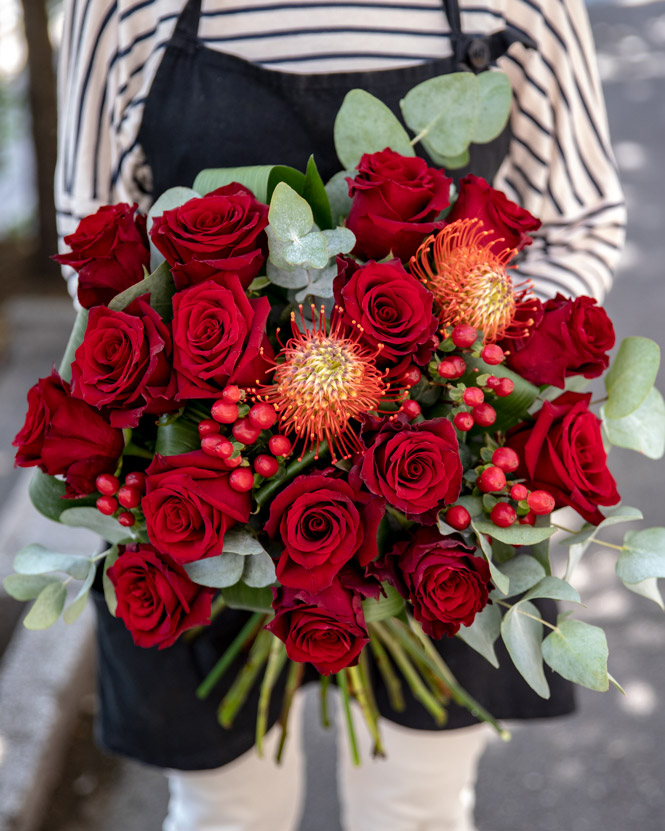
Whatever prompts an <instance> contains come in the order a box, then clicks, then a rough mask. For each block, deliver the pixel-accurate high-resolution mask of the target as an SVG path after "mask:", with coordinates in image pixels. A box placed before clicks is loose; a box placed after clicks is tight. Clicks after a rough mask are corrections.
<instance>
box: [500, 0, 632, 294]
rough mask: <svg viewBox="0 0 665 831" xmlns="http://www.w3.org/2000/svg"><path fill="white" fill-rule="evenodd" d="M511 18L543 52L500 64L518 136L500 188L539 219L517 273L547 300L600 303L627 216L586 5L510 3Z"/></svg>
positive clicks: (520, 51)
mask: <svg viewBox="0 0 665 831" xmlns="http://www.w3.org/2000/svg"><path fill="white" fill-rule="evenodd" d="M506 20H507V22H508V23H510V24H511V25H513V26H515V27H517V28H520V29H522V30H523V31H524V32H526V33H528V34H529V35H530V36H531V37H532V38H533V39H534V40H535V41H536V43H537V45H538V49H537V50H533V49H526V48H524V47H521V46H515V47H513V49H511V52H510V55H509V56H507V57H506V58H504V59H502V60H501V62H500V66H501V68H502V69H503V70H504V71H505V72H507V74H508V75H509V76H510V79H511V83H512V86H513V92H514V103H513V114H512V117H511V125H512V129H513V133H514V137H513V140H512V142H511V147H510V153H509V157H508V158H507V159H506V161H505V162H504V164H503V165H502V167H501V169H500V171H499V174H498V176H497V179H496V181H495V183H494V184H495V186H496V187H498V188H499V189H501V190H504V191H505V192H506V193H507V195H508V196H510V197H511V198H513V199H515V200H516V201H518V202H519V203H520V204H521V205H523V206H524V207H525V208H527V210H529V211H530V212H531V213H532V214H534V215H535V216H537V217H539V218H540V219H541V220H542V222H543V227H542V228H541V230H540V231H539V232H538V233H537V234H536V235H535V237H536V239H535V241H534V243H533V245H531V246H529V247H528V248H527V249H525V251H524V258H523V260H522V262H521V264H520V275H521V276H523V277H530V278H531V279H532V280H533V282H534V285H535V290H536V293H537V294H538V295H539V296H541V297H543V298H545V297H551V296H552V295H553V294H555V293H556V292H557V291H561V292H562V293H564V294H573V295H579V294H589V295H592V296H594V297H596V298H598V299H599V300H601V301H602V299H603V298H604V296H605V294H606V293H607V292H608V290H609V289H610V287H611V285H612V279H613V274H614V270H615V268H616V266H617V263H618V260H619V257H620V254H621V249H622V247H623V242H624V236H625V224H626V215H625V204H624V199H623V194H622V191H621V185H620V183H619V178H618V173H617V168H616V163H615V160H614V156H613V153H612V148H611V145H610V140H609V132H608V126H607V115H606V111H605V102H604V99H603V94H602V89H601V85H600V80H599V77H598V70H597V66H596V56H595V49H594V45H593V39H592V35H591V30H590V26H589V20H588V16H587V12H586V9H585V7H584V3H583V0H536V1H535V2H534V0H508V2H507V3H506Z"/></svg>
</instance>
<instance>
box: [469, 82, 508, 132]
mask: <svg viewBox="0 0 665 831" xmlns="http://www.w3.org/2000/svg"><path fill="white" fill-rule="evenodd" d="M476 77H477V79H478V84H479V86H480V108H479V111H478V120H477V122H476V129H475V131H474V134H473V139H472V141H474V142H475V143H476V144H487V143H488V142H490V141H493V140H494V139H495V138H496V137H497V136H498V135H499V134H500V133H501V131H502V130H503V128H504V127H505V126H506V124H507V123H508V118H509V116H510V105H511V102H512V90H511V88H510V81H509V80H508V76H507V75H505V74H504V73H503V72H499V71H497V70H490V71H488V72H481V73H480V75H477V76H476Z"/></svg>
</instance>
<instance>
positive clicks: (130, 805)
mask: <svg viewBox="0 0 665 831" xmlns="http://www.w3.org/2000/svg"><path fill="white" fill-rule="evenodd" d="M591 14H592V20H593V22H594V29H595V34H596V39H597V43H598V47H599V52H600V64H601V69H602V72H603V78H604V82H605V90H606V96H607V104H608V110H609V115H610V121H611V126H612V133H613V137H614V141H615V146H616V150H617V156H618V159H619V163H620V166H621V168H622V173H623V177H624V181H625V185H626V192H627V196H628V201H629V208H630V228H629V246H628V249H627V253H626V256H625V258H624V264H623V267H622V270H621V273H620V276H619V279H618V281H617V285H616V288H615V289H614V292H613V293H612V295H611V297H610V300H609V302H608V304H607V306H608V311H609V312H610V314H611V315H612V316H613V318H614V319H615V321H616V322H617V328H618V330H619V331H618V334H619V335H620V336H623V335H627V334H644V335H647V336H649V337H652V338H654V339H656V340H659V341H660V343H661V345H665V336H664V335H663V324H662V315H663V311H664V310H665V281H664V280H663V268H662V264H663V263H664V262H665V234H663V232H662V228H663V227H664V225H665V222H664V219H665V217H664V212H665V202H664V201H663V192H665V168H664V167H663V165H662V161H661V160H662V136H663V135H664V134H665V133H664V130H665V123H664V122H665V86H664V85H663V83H662V76H663V75H664V74H665V51H664V49H665V46H664V45H665V2H651V3H650V2H643V1H642V2H638V3H635V2H625V4H624V7H611V6H607V5H604V4H602V3H598V4H597V3H594V4H593V6H592V8H591ZM33 310H34V307H33ZM26 311H27V310H26V307H25V306H21V304H19V305H14V306H12V307H10V308H9V309H8V314H9V316H10V317H11V319H12V322H13V323H14V324H15V326H16V327H17V330H16V334H17V337H15V338H14V340H13V347H12V349H13V352H12V353H11V354H10V359H9V361H8V362H6V363H5V365H4V366H2V367H0V401H2V411H1V414H0V436H2V446H3V447H5V448H6V443H5V436H10V435H13V433H14V432H15V431H16V429H17V427H18V426H19V425H20V420H21V418H22V415H23V409H24V408H23V403H22V400H19V398H22V396H23V395H24V394H25V391H26V388H27V386H28V384H29V382H30V380H31V379H32V378H33V377H34V376H36V374H37V373H40V374H41V373H45V372H47V371H48V359H47V358H45V356H47V355H49V354H53V349H54V346H53V341H54V340H55V342H57V338H58V337H59V336H60V335H59V333H60V332H62V331H64V329H66V328H67V321H68V314H69V312H68V310H67V308H66V304H65V303H57V302H56V301H53V302H52V303H50V304H49V306H48V307H47V308H46V310H45V314H43V315H42V316H41V318H40V320H39V322H38V325H36V326H34V327H33V328H32V329H30V330H28V316H27V315H26ZM30 314H33V311H32V310H31V311H30ZM63 338H64V335H63ZM660 386H661V389H665V376H664V375H663V373H661V381H660ZM613 457H614V458H613V469H614V470H615V472H616V474H617V478H618V481H619V489H620V491H621V493H622V494H623V496H624V500H625V502H626V503H627V504H633V505H634V504H639V505H640V506H641V507H642V509H643V510H644V511H645V514H646V519H647V521H648V523H649V524H651V525H657V524H662V523H663V519H662V507H663V498H662V483H663V469H664V468H663V464H662V463H660V465H659V464H658V463H654V462H651V463H648V462H646V461H645V460H642V459H641V458H638V457H637V456H634V455H633V454H629V453H627V452H625V453H624V452H616V451H613ZM10 471H11V463H10V457H9V455H8V453H7V451H6V450H5V451H3V452H2V453H0V496H4V495H5V494H6V493H7V488H8V487H10V485H11V481H12V480H11V472H10ZM607 539H609V540H611V539H612V537H611V536H610V535H608V536H607ZM612 568H613V558H612V555H611V554H609V555H608V553H607V549H604V550H602V551H601V550H598V551H595V552H592V553H591V555H589V557H588V559H587V560H586V561H585V562H584V563H583V566H582V567H581V568H580V572H579V579H578V581H577V582H578V587H579V588H580V589H581V590H582V592H583V594H584V595H585V596H586V598H588V599H589V601H590V602H593V605H594V607H595V608H596V609H597V610H599V612H600V614H599V615H598V616H597V617H596V618H591V617H590V616H589V618H588V619H589V620H593V622H597V623H600V624H602V625H603V626H604V627H605V629H606V631H607V634H608V640H609V643H610V655H611V662H610V669H611V671H612V673H613V674H614V676H615V677H617V678H618V679H619V680H620V681H621V682H622V683H623V685H624V686H625V688H626V691H627V693H628V695H627V697H626V698H623V697H622V696H621V695H619V694H618V693H617V692H614V691H612V692H609V693H607V694H596V693H591V692H582V693H581V694H580V696H579V703H580V708H579V711H578V713H577V714H576V715H575V716H573V717H570V718H566V719H562V720H557V721H556V722H552V723H549V724H533V723H532V724H530V725H529V726H528V728H517V729H516V730H515V732H514V738H513V741H512V742H511V743H510V744H509V745H504V744H499V743H498V742H496V743H495V742H492V743H491V744H490V746H489V747H488V750H487V753H486V754H485V756H484V758H483V760H482V763H481V765H480V774H479V786H478V804H477V824H478V828H479V829H480V831H514V829H522V828H529V829H532V831H600V829H603V831H626V829H634V828H639V829H640V831H662V829H663V827H664V825H665V821H664V820H663V816H664V815H665V781H664V777H663V773H662V770H663V753H662V745H663V742H664V740H665V715H663V708H662V707H661V708H660V709H659V708H658V707H657V696H658V693H659V691H661V690H663V689H665V660H664V659H663V647H662V645H663V643H664V642H665V616H663V615H662V613H661V612H660V611H659V610H658V609H657V608H656V607H655V606H654V605H653V604H649V603H648V602H647V601H644V600H641V599H640V598H637V597H633V596H632V595H630V594H629V593H628V592H626V591H625V590H624V589H622V588H621V587H620V585H619V584H618V583H617V581H616V580H615V579H614V578H613V576H612ZM310 703H311V704H313V702H310ZM93 707H94V701H93V700H91V699H90V698H86V699H85V700H83V701H82V702H81V720H80V723H79V725H78V728H77V734H76V735H75V737H74V740H73V742H72V749H71V753H70V758H69V761H68V765H67V770H66V772H65V775H64V778H63V781H62V783H61V785H60V788H59V792H58V796H57V798H56V799H55V800H54V803H53V808H52V812H51V815H50V816H49V818H48V820H47V822H46V823H45V824H44V827H43V831H90V829H94V830H95V831H117V829H119V828H122V829H123V831H159V829H160V827H161V819H162V817H163V814H164V810H165V802H166V791H165V786H164V782H163V780H162V777H161V774H159V773H158V772H155V771H151V770H148V769H145V768H143V767H140V766H138V765H133V764H130V763H126V762H123V761H120V760H117V759H110V758H107V757H104V756H102V755H101V754H100V753H99V752H98V751H96V750H95V749H94V748H93V747H92V744H91V742H90V722H91V712H92V709H93ZM307 739H308V754H309V755H308V758H309V768H308V770H309V776H310V787H309V797H308V802H307V805H306V808H305V815H304V818H303V822H302V826H301V828H302V831H310V829H313V828H316V829H317V831H338V829H339V820H338V812H337V805H336V799H335V795H334V794H335V792H334V769H333V764H332V760H333V756H334V746H333V739H332V735H331V734H329V733H323V732H322V731H321V730H320V729H319V728H318V727H317V725H316V718H315V708H314V707H313V706H312V707H310V708H309V711H308V730H307Z"/></svg>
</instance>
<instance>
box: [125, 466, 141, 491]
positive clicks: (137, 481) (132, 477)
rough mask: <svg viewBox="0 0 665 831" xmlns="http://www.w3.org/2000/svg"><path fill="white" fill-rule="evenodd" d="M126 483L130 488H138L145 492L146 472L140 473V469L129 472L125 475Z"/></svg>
mask: <svg viewBox="0 0 665 831" xmlns="http://www.w3.org/2000/svg"><path fill="white" fill-rule="evenodd" d="M125 484H126V485H127V487H128V488H138V489H139V490H140V491H141V493H143V492H144V491H145V473H140V472H139V471H138V470H136V471H133V472H132V473H128V474H127V476H125Z"/></svg>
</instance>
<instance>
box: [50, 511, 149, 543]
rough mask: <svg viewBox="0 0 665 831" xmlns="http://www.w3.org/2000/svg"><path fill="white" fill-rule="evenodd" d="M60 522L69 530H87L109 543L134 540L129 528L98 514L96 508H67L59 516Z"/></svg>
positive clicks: (111, 518)
mask: <svg viewBox="0 0 665 831" xmlns="http://www.w3.org/2000/svg"><path fill="white" fill-rule="evenodd" d="M60 522H62V524H63V525H69V526H70V527H71V528H88V529H89V530H90V531H94V532H95V533H96V534H99V536H100V537H101V538H102V539H103V540H106V541H107V542H111V543H130V542H134V539H135V536H134V534H133V533H132V531H131V529H130V528H125V527H124V525H121V524H120V523H119V522H118V520H117V519H114V518H113V517H112V516H105V515H104V514H100V512H99V511H98V510H97V509H96V508H67V510H66V511H63V512H62V513H61V514H60Z"/></svg>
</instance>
